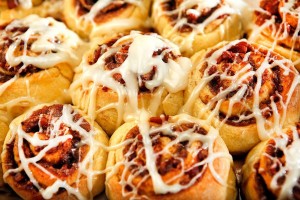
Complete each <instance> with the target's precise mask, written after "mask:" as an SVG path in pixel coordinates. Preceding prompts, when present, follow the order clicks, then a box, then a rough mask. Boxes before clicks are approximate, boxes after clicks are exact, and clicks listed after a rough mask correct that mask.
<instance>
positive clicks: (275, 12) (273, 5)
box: [255, 0, 300, 46]
mask: <svg viewBox="0 0 300 200" xmlns="http://www.w3.org/2000/svg"><path fill="white" fill-rule="evenodd" d="M299 6H300V1H295V4H294V6H293V8H294V9H295V8H297V7H299ZM260 7H261V8H262V9H263V10H265V11H267V12H268V13H266V12H260V11H255V15H256V17H257V18H256V21H255V23H256V24H257V25H259V26H261V25H263V24H264V23H265V22H266V21H267V20H270V19H271V18H272V17H274V18H275V29H276V31H278V30H279V31H280V34H281V35H284V34H285V32H287V33H288V35H289V36H290V37H293V35H294V34H295V31H296V29H297V24H298V23H296V26H295V25H293V23H288V21H283V20H284V19H283V17H282V15H281V14H280V1H279V0H274V1H269V0H261V1H260ZM287 17H289V16H287ZM297 21H298V20H297ZM294 24H295V23H294ZM269 28H270V29H271V32H272V30H273V27H272V26H270V27H269ZM297 35H298V36H300V32H299V33H298V34H297ZM283 45H284V44H283ZM297 46H298V45H297Z"/></svg>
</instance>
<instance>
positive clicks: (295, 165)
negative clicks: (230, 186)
mask: <svg viewBox="0 0 300 200" xmlns="http://www.w3.org/2000/svg"><path fill="white" fill-rule="evenodd" d="M299 145H300V123H296V125H294V126H291V127H289V128H286V129H284V130H282V132H280V133H279V134H278V135H277V136H274V137H272V138H270V139H269V140H267V141H264V142H262V143H260V144H259V145H257V146H256V147H255V148H254V149H253V150H251V151H250V153H249V154H248V156H247V159H246V163H245V165H244V166H243V168H242V172H243V183H242V189H243V193H244V196H245V199H294V200H296V199H300V188H299V181H300V173H299V159H300V157H299Z"/></svg>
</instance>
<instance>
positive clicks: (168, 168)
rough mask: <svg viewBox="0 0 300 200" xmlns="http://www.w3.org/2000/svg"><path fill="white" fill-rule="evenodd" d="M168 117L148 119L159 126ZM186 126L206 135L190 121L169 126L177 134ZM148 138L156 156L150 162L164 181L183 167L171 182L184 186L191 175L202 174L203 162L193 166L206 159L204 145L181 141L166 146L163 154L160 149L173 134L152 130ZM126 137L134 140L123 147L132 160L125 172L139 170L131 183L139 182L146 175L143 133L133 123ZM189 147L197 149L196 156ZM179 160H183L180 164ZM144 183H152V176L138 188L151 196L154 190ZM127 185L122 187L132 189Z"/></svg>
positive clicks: (153, 124)
mask: <svg viewBox="0 0 300 200" xmlns="http://www.w3.org/2000/svg"><path fill="white" fill-rule="evenodd" d="M167 120H168V117H166V118H164V119H162V118H159V117H152V118H151V119H150V125H151V126H156V127H158V126H161V125H162V124H163V123H166V122H167ZM189 129H193V132H194V133H197V134H201V135H206V134H207V131H206V130H205V129H203V128H202V127H200V126H198V125H196V124H193V123H186V124H178V125H174V127H172V131H173V132H177V133H178V134H180V133H181V132H184V131H186V130H189ZM150 138H151V139H152V147H153V150H154V153H155V154H157V155H158V156H157V159H156V160H155V161H153V162H155V163H156V166H157V169H158V173H159V174H160V175H161V177H162V179H163V180H164V181H167V180H168V179H171V178H172V177H173V176H175V175H178V174H179V173H180V172H181V171H182V170H185V171H184V174H183V175H182V176H180V177H178V178H177V179H176V180H173V182H172V183H175V182H176V183H179V184H180V185H187V184H188V183H190V181H191V179H192V178H193V177H195V176H196V175H198V174H199V173H202V171H203V170H205V169H206V165H205V164H203V165H199V166H197V165H196V164H197V163H199V162H201V161H203V160H204V159H206V158H207V156H208V149H207V147H203V146H202V144H201V142H200V141H193V142H190V141H189V140H186V141H181V142H179V143H175V144H173V145H172V146H170V147H169V148H168V150H169V153H162V150H163V149H164V148H166V146H167V145H168V144H169V143H171V142H172V141H174V140H175V139H176V138H177V137H176V136H175V135H168V134H164V133H163V132H155V133H151V135H150ZM127 139H134V140H135V142H133V143H131V144H129V145H127V146H126V147H125V148H124V150H123V154H124V156H125V159H126V161H127V162H130V163H131V164H130V167H129V172H128V173H131V174H136V173H137V172H138V175H137V176H135V180H134V181H133V183H137V184H138V183H139V182H140V180H142V178H143V177H144V176H147V175H149V172H148V169H147V168H144V166H145V165H146V154H145V150H144V145H143V135H141V133H140V131H139V128H138V127H137V126H136V127H134V128H133V129H131V130H130V132H129V133H128V134H127V135H126V138H125V140H127ZM191 143H192V144H191ZM189 148H197V149H198V150H199V151H198V154H197V155H196V156H195V155H191V152H190V151H189ZM182 161H183V162H184V163H182ZM141 169H143V170H141ZM187 169H188V170H187ZM123 170H124V169H121V170H120V173H121V174H122V173H123ZM125 177H128V174H126V176H125ZM200 178H201V177H200ZM200 178H198V180H200ZM147 185H152V183H151V178H149V177H148V179H147V180H146V181H144V182H143V183H142V185H141V186H140V187H139V188H138V190H139V191H138V193H139V194H150V195H154V191H153V189H152V188H150V187H147ZM128 186H129V185H127V187H125V189H126V190H127V191H131V189H132V188H131V187H128ZM135 186H136V185H135Z"/></svg>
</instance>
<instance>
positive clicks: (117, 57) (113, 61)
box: [88, 38, 178, 92]
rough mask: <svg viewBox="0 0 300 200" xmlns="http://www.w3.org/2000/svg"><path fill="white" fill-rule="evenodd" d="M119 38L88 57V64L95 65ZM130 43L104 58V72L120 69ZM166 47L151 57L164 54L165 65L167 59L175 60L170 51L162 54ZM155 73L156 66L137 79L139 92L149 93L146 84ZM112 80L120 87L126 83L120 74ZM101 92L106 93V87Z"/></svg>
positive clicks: (115, 75) (100, 47) (116, 74)
mask: <svg viewBox="0 0 300 200" xmlns="http://www.w3.org/2000/svg"><path fill="white" fill-rule="evenodd" d="M118 39H119V38H115V39H113V40H111V41H109V42H107V43H105V44H103V45H100V46H99V47H98V48H97V49H96V50H95V51H94V53H93V55H92V57H90V58H89V59H88V60H89V64H90V65H93V64H95V63H96V62H97V61H98V60H99V58H100V57H101V56H102V55H103V54H104V53H105V52H107V50H108V49H109V48H111V47H112V45H113V44H114V43H115V42H116V41H117V40H118ZM130 45H131V42H129V43H126V44H123V45H122V46H121V48H120V49H119V50H118V51H117V52H115V53H113V54H111V55H110V56H108V57H106V58H105V60H104V61H105V66H104V68H105V70H113V69H116V68H118V67H120V66H121V65H122V64H123V63H124V61H125V60H126V59H127V57H128V50H129V48H130ZM168 49H169V48H168V47H165V48H162V49H158V50H157V51H155V52H153V54H152V57H156V56H159V55H161V54H162V53H164V56H163V57H162V60H163V61H164V62H165V63H168V62H169V59H171V60H175V59H176V58H177V57H178V56H176V55H174V53H173V52H172V51H167V52H164V51H166V50H168ZM156 72H157V66H153V67H152V70H151V71H150V72H148V73H146V74H143V75H141V76H140V77H138V78H139V92H151V91H150V90H149V89H148V88H147V87H146V82H147V81H150V80H152V79H153V78H154V75H155V74H156ZM113 78H114V79H115V80H116V81H117V82H119V83H120V84H122V85H124V86H125V85H126V82H125V81H124V79H123V77H122V75H121V74H120V73H115V74H113ZM102 90H103V91H108V88H107V87H103V89H102Z"/></svg>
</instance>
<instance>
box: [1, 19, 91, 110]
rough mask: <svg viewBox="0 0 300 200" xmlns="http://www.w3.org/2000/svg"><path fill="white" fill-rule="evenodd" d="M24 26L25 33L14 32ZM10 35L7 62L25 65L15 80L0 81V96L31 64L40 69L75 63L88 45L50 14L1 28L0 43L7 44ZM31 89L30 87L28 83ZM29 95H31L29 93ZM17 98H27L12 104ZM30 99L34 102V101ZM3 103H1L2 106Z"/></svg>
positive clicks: (14, 64)
mask: <svg viewBox="0 0 300 200" xmlns="http://www.w3.org/2000/svg"><path fill="white" fill-rule="evenodd" d="M24 28H27V30H24V32H22V31H19V30H17V31H14V32H12V31H11V30H15V29H24ZM7 38H9V40H12V41H13V42H12V44H10V45H9V47H8V49H7V52H6V53H5V60H6V62H7V63H8V64H9V65H10V66H11V67H15V66H18V65H22V66H21V67H20V69H19V72H17V74H16V75H15V76H14V77H13V78H12V79H10V80H9V81H6V82H5V83H3V84H0V97H1V95H2V94H3V93H4V92H5V91H6V90H7V89H8V88H9V87H10V86H11V85H12V84H13V83H14V82H15V81H17V80H18V78H19V73H20V72H21V71H22V70H23V69H25V68H26V67H27V66H28V65H33V66H35V67H37V68H40V69H48V68H51V67H54V66H55V65H57V64H60V63H67V64H69V65H71V66H75V65H77V64H79V62H80V60H81V55H82V53H83V51H84V49H85V45H86V44H85V43H84V42H83V41H82V40H81V39H80V38H79V37H78V36H77V35H76V34H75V33H74V32H72V31H71V30H69V29H68V28H67V27H66V26H65V25H64V24H63V23H62V22H58V21H56V20H55V19H53V18H50V17H49V18H40V17H38V16H37V15H30V16H28V17H26V18H23V19H20V20H14V21H12V22H11V23H10V24H8V25H7V26H6V27H5V29H4V30H0V46H1V45H4V46H5V45H6V44H5V43H6V42H7ZM22 46H23V47H22ZM20 49H21V50H20ZM4 50H5V49H3V51H4ZM20 51H21V52H20ZM3 53H4V52H3ZM4 73H5V72H4ZM27 88H29V86H28V82H27ZM27 92H29V89H27ZM28 95H29V96H28V97H29V98H30V94H29V93H28ZM13 101H15V102H19V101H24V97H20V99H19V100H18V99H15V100H12V101H11V102H10V104H11V103H12V102H13ZM29 102H32V100H30V101H29ZM29 102H28V103H29ZM7 103H8V102H7ZM3 106H4V105H0V107H3Z"/></svg>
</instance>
